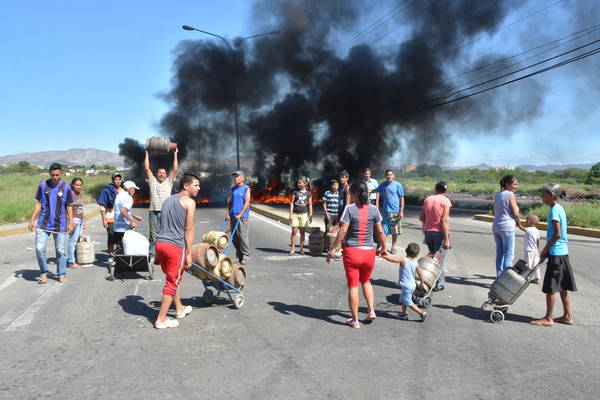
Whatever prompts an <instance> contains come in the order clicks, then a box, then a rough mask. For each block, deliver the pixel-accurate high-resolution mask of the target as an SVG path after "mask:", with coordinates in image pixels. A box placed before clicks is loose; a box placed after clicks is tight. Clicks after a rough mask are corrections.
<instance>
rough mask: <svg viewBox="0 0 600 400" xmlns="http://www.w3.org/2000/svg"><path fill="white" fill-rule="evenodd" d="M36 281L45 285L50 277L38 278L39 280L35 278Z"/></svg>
mask: <svg viewBox="0 0 600 400" xmlns="http://www.w3.org/2000/svg"><path fill="white" fill-rule="evenodd" d="M35 280H36V281H37V283H38V284H40V285H43V284H45V283H46V282H48V277H45V278H40V277H37V278H35Z"/></svg>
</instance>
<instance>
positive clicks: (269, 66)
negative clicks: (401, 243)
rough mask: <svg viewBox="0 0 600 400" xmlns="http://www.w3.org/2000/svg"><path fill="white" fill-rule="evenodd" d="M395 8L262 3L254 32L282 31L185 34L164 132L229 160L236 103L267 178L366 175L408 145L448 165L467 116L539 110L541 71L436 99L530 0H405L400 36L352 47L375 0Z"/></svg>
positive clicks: (258, 169)
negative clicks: (490, 90)
mask: <svg viewBox="0 0 600 400" xmlns="http://www.w3.org/2000/svg"><path fill="white" fill-rule="evenodd" d="M397 4H398V3H397V2H392V1H389V2H382V1H358V0H328V1H322V0H260V1H256V2H255V4H254V7H253V14H252V24H251V25H252V26H253V29H256V31H257V32H268V31H273V30H279V31H280V33H279V34H278V35H276V36H271V35H269V36H264V37H260V38H256V39H250V40H247V41H242V40H241V39H239V38H238V39H235V40H233V41H232V43H233V46H234V51H233V52H230V51H229V50H228V49H227V47H226V46H224V45H223V43H221V42H219V41H218V40H217V41H216V40H213V39H214V38H202V39H199V40H186V41H183V42H181V43H180V44H179V45H178V46H177V48H176V49H175V61H174V65H173V70H174V75H173V78H172V82H171V83H172V88H171V89H170V90H169V91H168V93H166V94H164V99H165V100H166V101H167V102H168V103H169V105H170V107H171V109H170V111H169V112H168V113H167V114H166V115H165V116H164V117H163V118H162V119H161V121H160V130H161V133H162V134H163V135H164V136H168V137H169V138H171V140H172V141H175V142H177V143H178V144H179V147H180V149H182V150H183V154H182V156H185V155H187V156H188V157H189V158H190V159H193V160H196V161H198V162H200V163H206V165H212V166H215V165H219V164H223V165H224V164H225V159H226V158H229V157H231V156H232V155H233V154H234V153H233V149H234V146H235V137H234V134H233V132H234V131H233V124H234V108H233V104H234V100H235V99H237V102H238V104H239V115H240V119H239V120H240V126H239V130H240V137H241V148H242V149H243V150H244V152H243V155H247V154H248V150H250V151H252V152H253V154H254V160H255V162H254V165H253V168H254V173H255V174H256V175H257V176H260V177H262V178H263V179H265V180H268V179H269V178H270V177H272V176H273V175H276V176H280V175H281V174H285V173H289V174H299V173H306V171H308V169H309V168H315V167H317V168H324V169H326V170H327V171H326V174H332V173H335V171H339V170H341V169H347V170H349V171H350V173H351V175H353V176H356V175H357V174H358V173H359V171H360V170H361V169H362V168H364V167H371V168H378V167H379V168H382V167H386V166H387V163H388V162H389V160H390V157H392V156H393V155H394V154H397V153H398V152H401V154H404V155H405V161H412V162H418V163H425V162H442V161H445V159H447V157H449V156H451V138H452V136H453V135H456V134H460V133H461V132H456V131H455V130H454V129H452V128H450V127H457V126H458V127H460V126H467V125H468V126H469V127H471V129H478V130H480V131H481V132H482V133H483V134H485V133H487V132H490V131H493V130H495V129H497V128H498V127H500V126H510V125H511V124H515V123H520V122H523V121H527V120H529V119H531V118H533V117H535V116H536V115H538V113H539V112H540V110H541V107H542V105H543V94H544V90H545V88H544V87H543V86H542V85H540V84H538V83H537V82H536V81H525V82H523V83H522V84H520V85H518V86H511V87H510V89H506V90H504V89H503V90H502V91H501V92H500V93H501V94H502V95H501V96H499V95H493V94H487V95H482V96H479V97H476V98H472V99H466V100H463V101H460V102H456V103H452V104H449V105H446V106H443V107H439V108H432V109H427V106H428V105H431V104H435V103H436V102H439V101H443V95H444V94H447V93H451V92H452V90H453V87H454V85H455V84H456V82H455V81H449V80H447V79H446V77H447V76H448V75H452V73H454V72H456V71H465V70H469V69H473V68H475V67H477V66H478V65H485V64H487V63H490V62H493V61H495V60H498V59H500V58H502V57H504V56H505V54H503V53H502V50H501V49H499V50H496V49H489V50H488V51H487V52H486V54H485V55H484V56H478V57H473V56H472V55H471V53H470V52H471V50H472V46H470V45H465V43H467V44H468V43H469V42H471V41H474V40H477V39H478V38H480V37H481V36H482V35H485V34H486V33H494V32H495V30H497V29H498V28H499V27H501V26H502V24H503V23H506V17H507V15H508V14H509V13H510V12H511V11H514V10H515V9H519V7H521V2H519V1H479V0H429V1H407V2H406V3H405V4H406V7H405V8H404V9H403V10H402V12H401V13H398V15H397V16H396V17H395V18H396V19H395V20H393V21H391V22H390V23H389V25H392V26H393V25H396V27H397V28H400V29H398V30H397V31H396V33H395V34H394V35H393V36H390V37H388V42H387V43H392V45H390V44H387V45H386V46H385V47H381V46H378V45H377V43H375V45H374V44H373V43H361V42H360V41H358V42H357V43H355V45H354V46H352V47H351V48H349V49H344V48H342V47H343V46H342V44H343V43H344V42H346V41H347V40H348V39H349V38H352V37H353V36H354V35H355V33H356V31H357V26H358V27H360V26H361V25H360V24H359V22H360V21H361V16H362V15H363V14H364V13H365V10H370V9H372V8H374V7H377V9H383V10H385V9H390V8H392V7H393V6H395V5H397ZM191 34H192V33H191ZM440 96H442V97H440ZM121 154H124V155H125V156H126V157H128V159H130V160H132V161H133V162H134V163H138V165H139V162H141V160H140V156H139V154H140V149H139V148H136V147H135V146H133V145H132V143H130V142H128V141H126V142H125V143H123V144H122V147H121ZM229 166H231V165H229ZM224 168H225V167H224Z"/></svg>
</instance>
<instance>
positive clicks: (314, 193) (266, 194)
mask: <svg viewBox="0 0 600 400" xmlns="http://www.w3.org/2000/svg"><path fill="white" fill-rule="evenodd" d="M251 187H252V202H254V203H261V204H290V201H291V200H292V193H291V191H290V189H288V188H286V187H285V186H284V185H282V184H281V182H280V181H279V180H277V179H274V180H272V181H271V183H269V186H266V187H259V188H257V187H256V185H255V184H254V183H253V184H251ZM310 192H311V197H312V201H313V204H314V203H321V202H322V200H321V198H320V197H319V189H318V188H316V187H312V188H311V189H310Z"/></svg>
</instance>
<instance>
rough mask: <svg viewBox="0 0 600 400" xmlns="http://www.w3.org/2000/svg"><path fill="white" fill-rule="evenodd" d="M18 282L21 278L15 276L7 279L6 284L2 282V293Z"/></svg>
mask: <svg viewBox="0 0 600 400" xmlns="http://www.w3.org/2000/svg"><path fill="white" fill-rule="evenodd" d="M17 280H19V277H17V276H14V275H12V276H9V277H8V278H6V279H5V280H4V282H2V284H1V285H0V292H1V291H3V290H4V289H6V288H7V287H9V286H10V285H12V284H13V283H15V282H16V281H17Z"/></svg>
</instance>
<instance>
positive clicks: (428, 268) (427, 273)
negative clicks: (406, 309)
mask: <svg viewBox="0 0 600 400" xmlns="http://www.w3.org/2000/svg"><path fill="white" fill-rule="evenodd" d="M418 263H419V267H421V275H422V276H423V283H424V284H425V285H426V286H427V290H429V289H430V288H431V287H433V286H434V285H435V281H436V278H437V276H438V275H439V273H440V270H441V267H440V263H439V262H438V261H437V260H436V259H435V258H431V257H421V258H419V261H418Z"/></svg>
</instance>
